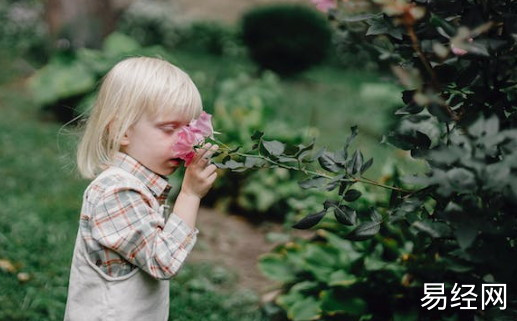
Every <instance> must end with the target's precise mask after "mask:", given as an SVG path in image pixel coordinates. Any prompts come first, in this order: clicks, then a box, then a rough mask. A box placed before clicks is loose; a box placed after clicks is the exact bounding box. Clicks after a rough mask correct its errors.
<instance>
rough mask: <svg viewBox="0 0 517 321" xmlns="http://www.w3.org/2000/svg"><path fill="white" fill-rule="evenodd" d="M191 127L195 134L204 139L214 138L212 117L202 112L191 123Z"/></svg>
mask: <svg viewBox="0 0 517 321" xmlns="http://www.w3.org/2000/svg"><path fill="white" fill-rule="evenodd" d="M189 127H190V128H192V131H193V132H194V133H199V134H201V135H203V136H204V137H212V138H214V137H213V134H214V129H213V128H212V115H210V114H208V113H205V112H204V111H203V112H201V115H199V117H198V118H197V119H195V120H193V121H191V122H190V124H189Z"/></svg>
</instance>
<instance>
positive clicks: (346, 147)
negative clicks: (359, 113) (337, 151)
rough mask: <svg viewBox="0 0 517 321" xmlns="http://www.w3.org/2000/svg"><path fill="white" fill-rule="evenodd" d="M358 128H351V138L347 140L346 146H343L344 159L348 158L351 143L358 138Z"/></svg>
mask: <svg viewBox="0 0 517 321" xmlns="http://www.w3.org/2000/svg"><path fill="white" fill-rule="evenodd" d="M357 132H358V130H357V126H352V127H350V136H348V137H347V138H346V141H345V145H344V146H343V158H344V159H347V158H348V147H349V146H350V143H351V142H352V141H353V140H354V138H355V137H356V136H357Z"/></svg>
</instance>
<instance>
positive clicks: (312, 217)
mask: <svg viewBox="0 0 517 321" xmlns="http://www.w3.org/2000/svg"><path fill="white" fill-rule="evenodd" d="M326 213H327V210H326V209H324V210H322V211H321V212H318V213H313V214H309V215H307V216H306V217H304V218H303V219H301V220H300V221H299V222H298V223H296V224H295V225H293V226H292V227H293V228H296V229H300V230H305V229H308V228H311V227H313V226H314V225H316V224H318V223H319V221H321V219H322V218H323V216H325V214H326Z"/></svg>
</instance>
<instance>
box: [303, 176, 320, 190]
mask: <svg viewBox="0 0 517 321" xmlns="http://www.w3.org/2000/svg"><path fill="white" fill-rule="evenodd" d="M326 182H327V178H325V177H321V176H316V177H312V178H310V179H307V180H305V181H301V182H298V185H300V187H301V188H304V189H307V188H319V187H321V186H323V185H325V183H326Z"/></svg>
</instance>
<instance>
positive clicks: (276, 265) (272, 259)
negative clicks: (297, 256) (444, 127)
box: [258, 253, 296, 282]
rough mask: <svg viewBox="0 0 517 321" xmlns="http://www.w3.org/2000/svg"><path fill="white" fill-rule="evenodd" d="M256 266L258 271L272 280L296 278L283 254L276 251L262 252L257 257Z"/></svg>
mask: <svg viewBox="0 0 517 321" xmlns="http://www.w3.org/2000/svg"><path fill="white" fill-rule="evenodd" d="M258 266H259V269H260V271H261V272H262V273H263V274H264V275H265V276H267V277H268V278H270V279H272V280H275V281H280V282H291V281H294V280H295V279H296V277H295V276H296V275H295V273H293V267H292V266H291V265H290V264H289V263H288V262H287V260H286V259H285V257H284V256H283V255H280V254H277V253H267V254H264V255H262V256H261V257H260V258H259V263H258Z"/></svg>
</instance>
